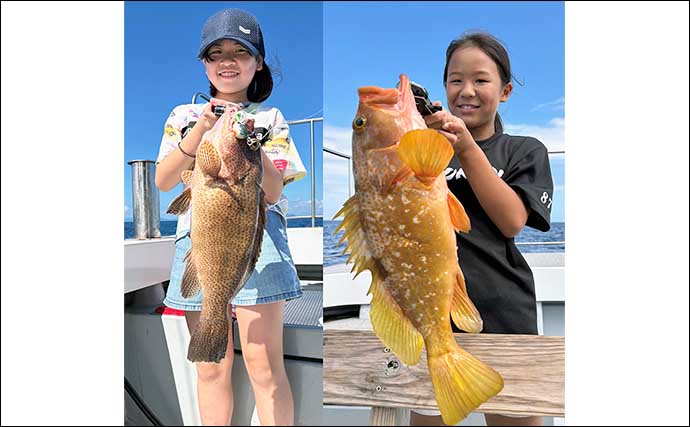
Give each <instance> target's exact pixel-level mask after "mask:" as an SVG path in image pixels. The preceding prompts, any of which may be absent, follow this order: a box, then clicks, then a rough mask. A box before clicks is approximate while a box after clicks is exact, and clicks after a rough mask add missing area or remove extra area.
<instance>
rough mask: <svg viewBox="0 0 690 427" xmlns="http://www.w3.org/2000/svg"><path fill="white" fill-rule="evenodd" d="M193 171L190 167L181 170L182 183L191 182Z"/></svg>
mask: <svg viewBox="0 0 690 427" xmlns="http://www.w3.org/2000/svg"><path fill="white" fill-rule="evenodd" d="M193 174H194V172H193V171H192V170H191V169H185V170H183V171H182V183H183V184H184V185H189V184H190V183H191V182H192V175H193Z"/></svg>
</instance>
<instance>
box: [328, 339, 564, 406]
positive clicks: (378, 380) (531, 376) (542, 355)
mask: <svg viewBox="0 0 690 427" xmlns="http://www.w3.org/2000/svg"><path fill="white" fill-rule="evenodd" d="M455 339H456V341H457V342H458V344H460V346H462V347H463V348H464V349H465V350H467V351H469V352H470V353H472V354H473V355H474V356H475V357H477V358H479V359H480V360H482V361H483V362H484V363H487V364H488V365H490V366H491V367H492V368H494V369H495V370H496V371H498V372H499V373H500V374H501V375H502V376H503V380H504V383H505V386H504V388H503V390H502V391H501V393H499V394H498V395H497V396H495V397H493V398H492V399H490V400H489V401H487V402H485V403H484V404H482V405H481V406H480V407H479V408H478V409H477V411H478V412H483V413H489V414H507V415H542V416H555V417H564V416H565V407H564V379H565V339H564V337H552V336H538V335H503V334H478V335H475V334H455ZM323 342H324V347H323V352H324V353H323V368H324V369H323V403H324V404H331V405H355V406H373V407H393V408H422V409H437V407H436V400H435V398H434V392H433V388H432V386H431V380H430V378H429V372H428V368H427V363H426V352H425V351H423V352H422V359H421V361H420V362H419V363H418V364H417V365H415V366H407V365H404V364H403V363H402V362H400V361H399V360H398V359H397V358H396V357H395V355H394V354H393V353H391V352H390V350H388V349H386V348H384V346H383V344H381V341H379V339H378V338H377V337H376V336H375V335H374V334H373V332H371V331H350V330H335V329H325V330H324V341H323Z"/></svg>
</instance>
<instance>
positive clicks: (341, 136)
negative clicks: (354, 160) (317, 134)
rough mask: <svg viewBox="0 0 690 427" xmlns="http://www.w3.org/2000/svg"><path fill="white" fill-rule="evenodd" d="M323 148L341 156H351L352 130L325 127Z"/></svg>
mask: <svg viewBox="0 0 690 427" xmlns="http://www.w3.org/2000/svg"><path fill="white" fill-rule="evenodd" d="M323 146H324V147H325V148H330V149H331V150H335V151H338V152H340V153H343V154H348V155H350V154H352V128H349V127H347V128H344V127H337V126H328V125H325V126H324V127H323Z"/></svg>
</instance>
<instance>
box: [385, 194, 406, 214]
mask: <svg viewBox="0 0 690 427" xmlns="http://www.w3.org/2000/svg"><path fill="white" fill-rule="evenodd" d="M389 197H390V196H389ZM400 199H401V200H402V202H403V205H407V204H409V203H410V200H409V199H408V198H407V197H405V193H402V194H401V195H400ZM405 212H407V211H405Z"/></svg>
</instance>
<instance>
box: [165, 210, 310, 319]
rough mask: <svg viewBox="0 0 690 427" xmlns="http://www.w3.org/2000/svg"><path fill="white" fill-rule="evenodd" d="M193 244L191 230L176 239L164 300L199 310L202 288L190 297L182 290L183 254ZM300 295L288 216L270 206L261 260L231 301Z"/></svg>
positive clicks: (254, 302) (258, 301)
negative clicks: (183, 294) (183, 295)
mask: <svg viewBox="0 0 690 427" xmlns="http://www.w3.org/2000/svg"><path fill="white" fill-rule="evenodd" d="M190 247H191V239H190V237H189V233H182V235H181V236H179V237H178V238H177V240H176V242H175V259H174V261H173V267H172V272H171V273H170V284H169V285H168V291H167V294H166V296H165V300H164V301H163V304H165V305H166V306H168V307H170V308H176V309H178V310H184V311H200V310H201V299H202V292H199V293H197V294H196V295H194V296H193V297H191V298H184V297H182V294H181V291H180V287H181V282H182V275H183V274H184V269H185V262H184V257H185V255H186V254H187V251H189V249H190ZM301 296H302V288H301V287H300V283H299V278H298V277H297V270H296V269H295V264H294V262H293V261H292V255H290V248H289V247H288V242H287V228H286V223H285V218H284V217H283V216H282V215H281V214H279V213H277V212H275V211H273V210H270V209H269V210H267V211H266V228H265V229H264V238H263V242H262V244H261V254H260V255H259V260H258V261H257V262H256V266H255V267H254V271H253V272H252V274H251V276H250V277H249V279H248V280H247V283H245V284H244V286H243V287H242V289H240V291H239V292H238V293H237V295H235V298H233V300H232V304H234V305H245V306H246V305H258V304H268V303H272V302H276V301H281V300H286V301H287V300H291V299H294V298H299V297H301Z"/></svg>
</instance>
